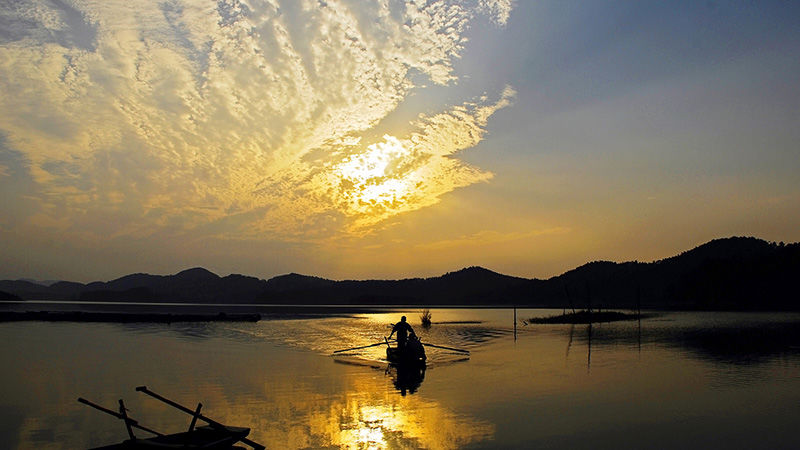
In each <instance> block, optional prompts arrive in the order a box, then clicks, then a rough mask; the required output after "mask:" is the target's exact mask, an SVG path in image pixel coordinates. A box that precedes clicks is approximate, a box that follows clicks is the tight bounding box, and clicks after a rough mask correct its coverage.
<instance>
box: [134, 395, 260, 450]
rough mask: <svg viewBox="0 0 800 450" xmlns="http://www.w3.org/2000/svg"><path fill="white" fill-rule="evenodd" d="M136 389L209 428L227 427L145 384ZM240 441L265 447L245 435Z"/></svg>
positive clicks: (255, 447)
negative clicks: (205, 424)
mask: <svg viewBox="0 0 800 450" xmlns="http://www.w3.org/2000/svg"><path fill="white" fill-rule="evenodd" d="M136 390H137V391H138V392H144V393H145V394H147V395H149V396H150V397H153V398H155V399H158V400H161V401H162V402H164V403H166V404H168V405H170V406H172V407H174V408H177V409H179V410H181V411H183V412H185V413H187V414H191V415H192V416H194V417H197V418H198V419H200V420H202V421H204V422H206V423H207V424H209V425H211V428H216V429H218V430H227V429H228V428H227V427H226V426H225V425H223V424H221V423H219V422H217V421H216V420H213V419H209V418H208V417H206V416H204V415H202V414H200V413H198V412H196V411H194V410H191V409H189V408H187V407H185V406H183V405H181V404H179V403H175V402H173V401H172V400H170V399H168V398H164V397H162V396H160V395H158V394H156V393H155V392H153V391H151V390H150V389H147V386H139V387H137V388H136ZM240 441H242V442H244V443H245V444H247V445H249V446H250V447H253V448H254V449H255V450H264V449H265V447H264V446H263V445H261V444H259V443H258V442H253V441H251V440H250V439H247V438H245V437H243V438H241V439H240Z"/></svg>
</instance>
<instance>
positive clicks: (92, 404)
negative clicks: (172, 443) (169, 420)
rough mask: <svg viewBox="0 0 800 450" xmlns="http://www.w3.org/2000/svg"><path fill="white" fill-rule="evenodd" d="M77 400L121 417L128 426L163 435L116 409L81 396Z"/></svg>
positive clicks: (118, 417)
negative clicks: (113, 409)
mask: <svg viewBox="0 0 800 450" xmlns="http://www.w3.org/2000/svg"><path fill="white" fill-rule="evenodd" d="M78 401H79V402H81V403H83V404H84V405H89V406H91V407H92V408H94V409H99V410H100V411H103V412H104V413H106V414H111V415H112V416H114V417H116V418H117V419H122V420H124V421H125V422H126V423H127V424H129V425H130V426H132V427H134V428H138V429H140V430H142V431H147V432H148V433H153V434H155V435H156V436H163V434H161V433H159V432H158V431H155V430H151V429H150V428H147V427H145V426H142V425H139V422H137V421H136V420H134V419H131V418H130V417H127V415H124V416H123V415H122V414H120V413H118V412H116V411H112V410H110V409H108V408H103V407H102V406H100V405H97V404H94V403H92V402H90V401H89V400H86V399H85V398H83V397H80V398H78Z"/></svg>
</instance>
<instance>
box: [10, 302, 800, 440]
mask: <svg viewBox="0 0 800 450" xmlns="http://www.w3.org/2000/svg"><path fill="white" fill-rule="evenodd" d="M559 312H560V311H559ZM536 313H537V312H532V313H530V314H532V315H533V314H536ZM398 314H399V313H391V314H369V315H361V316H358V317H357V318H346V317H335V318H328V319H301V320H285V321H281V320H274V321H263V322H259V323H256V324H251V323H243V324H238V323H237V324H222V323H219V324H206V325H197V326H195V325H179V324H173V325H171V326H170V325H155V326H148V325H141V326H134V325H116V324H114V325H109V324H61V323H59V324H48V323H14V324H0V340H2V341H3V342H5V343H6V345H4V346H2V347H0V361H2V362H3V363H5V367H4V370H3V371H0V442H2V443H3V447H4V448H86V447H91V446H99V445H104V444H109V443H113V442H119V441H121V440H123V439H124V438H125V436H126V434H125V431H124V427H123V426H122V425H121V424H120V422H119V421H117V420H116V419H113V418H108V417H104V415H102V414H96V412H94V411H90V410H87V409H88V408H86V407H84V406H82V405H80V404H78V403H77V402H76V401H75V399H76V398H77V397H79V396H85V397H88V398H91V399H93V400H94V401H96V402H97V403H100V404H105V405H108V404H114V403H115V402H116V401H117V399H119V398H121V397H122V398H124V399H125V403H126V405H128V407H129V408H130V409H131V410H132V411H135V416H136V418H137V419H139V420H142V422H143V423H144V424H145V425H147V426H150V427H152V428H154V429H158V430H164V431H171V430H181V429H185V428H186V426H187V422H188V420H187V418H186V416H185V415H183V414H180V413H178V414H176V413H175V411H174V410H171V409H170V408H165V407H163V405H160V404H158V402H155V404H154V402H152V401H151V400H146V399H145V400H142V399H140V398H139V397H142V395H141V394H137V393H135V392H133V389H132V388H131V386H137V385H142V384H145V385H148V386H151V387H152V388H153V389H154V390H157V391H158V392H161V393H163V394H165V395H167V396H168V397H170V398H172V399H174V400H176V401H178V402H179V403H183V404H193V403H195V402H197V401H202V402H203V404H204V411H207V412H208V415H209V416H211V417H213V418H214V419H216V420H219V421H221V422H223V423H230V424H235V425H242V426H248V427H251V428H252V430H253V431H252V433H251V438H252V439H253V440H254V441H256V442H261V443H263V444H265V445H267V447H268V448H325V447H334V448H337V447H341V448H397V447H402V448H419V447H425V448H459V447H471V448H481V447H505V448H536V447H550V448H553V447H559V448H587V447H595V446H596V447H605V448H635V447H642V446H647V445H648V444H647V443H646V442H645V443H643V441H641V440H639V437H640V436H654V437H653V438H652V439H654V440H651V441H650V443H651V444H652V443H653V442H657V444H659V445H656V446H659V447H662V448H692V447H694V448H703V447H712V446H714V445H716V446H725V447H727V448H748V447H749V448H753V447H761V448H800V437H798V435H797V434H796V433H795V429H796V423H795V422H796V417H797V416H798V414H800V409H798V406H797V405H799V404H800V383H798V381H800V339H798V337H799V336H800V330H798V326H799V324H800V319H798V316H797V315H795V316H792V317H790V316H784V315H778V316H765V317H763V318H762V319H759V317H760V316H753V315H742V316H739V315H732V316H730V317H727V316H724V315H704V314H695V313H692V314H679V313H670V314H664V315H662V316H660V317H653V318H649V319H646V320H643V321H642V322H641V325H640V324H638V323H636V322H625V323H622V322H620V323H609V324H599V325H598V324H595V325H593V326H592V327H591V328H590V327H589V326H587V325H547V326H538V325H537V326H526V327H520V329H518V330H517V331H518V336H517V341H516V342H515V341H514V339H513V323H512V317H513V316H512V312H511V311H503V310H497V311H486V310H481V311H466V312H463V313H461V312H458V311H450V310H448V311H439V310H434V311H433V314H434V324H433V326H432V327H431V328H429V329H422V328H420V329H418V333H419V334H420V335H421V337H422V340H423V341H424V342H431V343H437V344H443V345H446V346H452V347H467V348H469V349H470V350H471V352H472V353H471V357H470V359H468V360H466V361H464V360H463V358H462V357H461V356H459V355H454V354H452V353H450V352H447V351H444V350H441V349H431V350H430V352H429V353H428V359H429V365H428V366H427V370H426V371H424V372H418V373H411V374H408V373H401V372H398V371H397V370H396V368H391V367H389V366H388V364H387V363H386V362H385V347H372V348H367V349H364V350H363V351H362V350H359V351H358V352H354V353H353V354H350V355H348V356H345V357H343V358H332V357H331V356H330V355H331V352H332V351H333V350H336V349H342V348H350V347H357V346H360V345H368V344H371V343H374V342H376V341H377V340H378V339H379V338H381V337H382V336H384V335H387V334H388V333H389V331H390V328H389V327H390V326H391V323H393V322H394V321H396V317H397V315H398ZM518 314H519V317H526V314H527V313H525V312H519V313H518ZM409 317H414V316H413V312H412V313H410V314H409ZM527 317H530V316H527ZM437 319H438V320H440V321H441V322H437ZM442 322H451V323H442ZM416 328H417V327H415V329H416ZM459 361H461V362H459ZM337 362H338V364H337ZM587 369H591V370H587ZM403 394H405V395H403ZM534 415H535V416H534ZM532 416H534V417H535V420H534V419H532ZM689 419H691V420H689ZM576 429H579V431H580V432H577V431H576ZM620 429H625V430H627V431H626V432H625V433H620V432H619V430H620ZM709 429H713V430H715V431H714V433H708V430H709ZM766 429H768V430H770V433H769V436H768V439H769V441H768V442H767V441H765V440H764V439H766V438H765V437H764V433H763V432H762V431H763V430H766ZM712 434H713V439H714V442H713V443H712V442H709V439H710V437H708V436H710V435H712ZM637 436H638V437H637ZM656 439H657V440H656ZM703 439H705V440H703ZM660 444H663V446H662V445H660ZM706 444H707V445H706Z"/></svg>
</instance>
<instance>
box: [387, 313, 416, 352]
mask: <svg viewBox="0 0 800 450" xmlns="http://www.w3.org/2000/svg"><path fill="white" fill-rule="evenodd" d="M395 332H397V348H399V349H401V350H404V349H405V348H406V341H407V340H408V334H409V333H411V335H412V336H416V333H414V329H413V328H411V325H409V324H408V322H406V316H403V317H401V318H400V322H397V323H396V324H394V327H392V334H390V335H389V337H390V338H391V337H392V335H393V334H394V333H395Z"/></svg>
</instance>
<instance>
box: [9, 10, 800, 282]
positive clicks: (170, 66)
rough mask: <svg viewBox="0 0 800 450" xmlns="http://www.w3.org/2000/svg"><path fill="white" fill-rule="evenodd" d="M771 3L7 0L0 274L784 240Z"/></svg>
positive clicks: (789, 78) (341, 274) (411, 264)
mask: <svg viewBox="0 0 800 450" xmlns="http://www.w3.org/2000/svg"><path fill="white" fill-rule="evenodd" d="M797 15H798V12H797V8H796V7H795V6H794V5H793V4H789V3H785V2H784V3H774V2H767V3H764V4H752V5H747V6H742V5H738V6H737V5H736V4H734V3H730V4H729V3H725V2H722V3H720V4H719V5H717V4H716V3H714V4H713V5H712V4H705V3H704V4H702V5H700V4H697V5H694V4H682V5H680V6H674V7H668V6H665V5H662V4H659V3H654V2H637V3H636V4H625V5H619V4H617V3H615V2H599V3H592V4H591V5H581V6H580V7H570V6H567V5H564V4H562V3H561V2H556V1H552V2H550V1H547V2H518V1H512V0H469V1H449V0H442V1H434V2H402V1H394V0H390V1H381V2H359V1H348V0H334V1H327V2H314V1H294V0H292V1H261V0H252V1H251V0H248V1H228V0H220V1H217V2H206V1H194V0H177V1H170V2H161V3H151V2H125V1H119V0H111V1H107V0H106V1H94V0H75V1H67V2H51V1H48V0H31V1H27V2H22V3H20V2H11V3H7V4H4V6H0V92H2V93H1V94H0V109H2V111H3V113H2V114H0V192H2V201H0V242H2V244H3V251H2V252H0V253H1V254H2V256H0V262H2V266H3V267H4V273H3V274H2V275H1V277H2V278H17V277H29V276H34V277H38V278H47V279H74V280H83V281H91V280H93V279H97V278H100V279H110V278H113V277H116V276H120V275H123V274H126V273H131V272H140V271H144V272H153V273H175V272H177V271H179V270H181V269H184V268H187V267H194V266H204V267H208V268H210V269H212V270H214V271H215V272H218V273H222V274H227V273H244V274H249V275H254V276H258V277H264V278H268V277H270V276H274V275H278V274H282V273H288V272H301V273H310V274H316V275H321V276H326V277H332V278H370V277H391V278H399V277H406V276H429V275H438V274H441V273H444V272H447V271H449V270H454V269H458V268H460V267H464V266H470V265H481V266H487V267H490V268H492V269H494V270H497V271H501V272H504V273H510V274H514V275H521V276H528V277H534V276H535V277H547V276H551V275H555V274H558V273H560V272H562V271H564V270H568V269H570V268H572V267H575V266H577V265H580V264H582V263H584V262H586V261H589V260H594V259H613V260H630V259H639V260H652V259H658V258H662V257H665V256H669V255H671V254H673V253H674V252H676V251H680V250H682V249H686V248H690V247H692V246H694V245H697V244H699V243H702V242H705V241H707V240H710V239H713V238H716V237H723V236H730V235H754V236H758V237H761V238H764V239H768V240H775V241H787V242H789V241H795V240H798V239H800V234H798V230H800V213H798V211H800V184H798V182H797V176H796V173H798V171H800V166H798V165H799V164H800V162H798V161H800V158H798V157H797V156H798V154H797V142H798V140H799V139H800V135H798V131H797V130H798V129H800V126H798V124H797V105H798V104H800V92H798V88H797V83H796V79H797V74H798V73H800V67H798V65H799V64H800V63H798V61H800V58H798V55H797V48H800V46H798V45H797V43H798V40H800V39H798V32H797V27H795V26H793V25H794V23H795V21H793V19H795V18H796V17H797ZM598 18H602V20H600V19H598ZM458 243H464V244H465V245H459V244H458ZM54 246H56V247H57V251H53V248H54ZM423 249H428V250H430V249H440V250H437V251H435V252H431V253H435V254H425V252H423V251H422V250H423ZM76 258H80V259H81V261H82V264H80V265H76V264H74V263H73V261H74V260H75V259H76Z"/></svg>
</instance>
